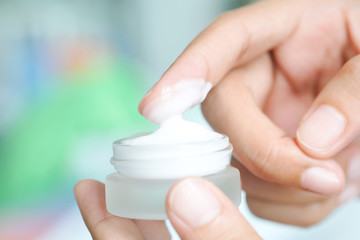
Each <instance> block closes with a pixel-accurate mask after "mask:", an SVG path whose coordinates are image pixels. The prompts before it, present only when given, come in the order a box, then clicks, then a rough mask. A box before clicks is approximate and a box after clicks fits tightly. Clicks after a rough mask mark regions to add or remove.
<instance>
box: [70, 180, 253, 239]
mask: <svg viewBox="0 0 360 240" xmlns="http://www.w3.org/2000/svg"><path fill="white" fill-rule="evenodd" d="M74 192H75V197H76V199H77V202H78V205H79V208H80V211H81V214H82V216H83V218H84V220H85V223H86V226H87V227H88V229H89V231H90V233H91V235H92V237H93V239H95V240H120V239H126V240H129V239H157V240H161V239H170V234H169V232H168V230H167V228H166V226H165V223H164V221H145V220H130V219H125V218H121V217H117V216H114V215H111V214H110V213H108V212H107V211H106V207H105V187H104V184H102V183H100V182H97V181H94V180H83V181H81V182H79V183H78V184H77V185H76V186H75V188H74ZM166 211H167V214H168V217H169V219H170V221H171V224H172V225H173V227H174V228H175V229H176V231H177V233H178V234H179V236H180V237H181V238H182V239H196V240H201V239H204V240H205V239H206V240H211V239H221V240H225V239H260V237H259V236H258V235H257V234H256V232H255V230H254V229H253V228H252V227H251V226H250V225H249V223H248V222H247V221H246V220H245V218H244V217H243V216H242V215H241V214H240V212H239V210H238V209H237V207H236V206H235V205H234V204H233V203H232V202H231V201H230V200H229V199H228V198H227V197H226V196H225V195H224V194H223V193H222V192H221V191H220V190H219V189H218V188H217V187H216V186H214V185H213V184H212V183H209V182H207V181H206V180H204V179H201V178H187V179H184V180H181V181H179V182H177V183H176V184H175V185H174V186H173V187H172V188H171V189H170V191H169V193H168V196H167V200H166Z"/></svg>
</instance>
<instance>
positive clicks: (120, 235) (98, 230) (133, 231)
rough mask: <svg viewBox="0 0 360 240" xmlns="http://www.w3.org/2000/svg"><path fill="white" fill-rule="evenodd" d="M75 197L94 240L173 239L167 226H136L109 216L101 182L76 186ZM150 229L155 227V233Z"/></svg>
mask: <svg viewBox="0 0 360 240" xmlns="http://www.w3.org/2000/svg"><path fill="white" fill-rule="evenodd" d="M74 193H75V197H76V200H77V202H78V205H79V208H80V211H81V214H82V216H83V218H84V221H85V224H86V226H87V227H88V229H89V231H90V233H91V235H92V236H93V238H94V239H97V240H108V239H170V235H169V233H168V231H167V230H166V229H164V226H165V224H164V223H162V224H161V223H159V222H158V221H154V222H152V221H149V226H147V225H146V224H144V222H137V224H135V223H134V222H133V221H131V220H129V219H125V218H121V217H117V216H114V215H112V214H110V213H108V212H107V210H106V207H105V186H104V184H102V183H100V182H97V181H94V180H83V181H80V182H79V183H77V184H76V186H75V188H74ZM137 225H139V228H138V226H137ZM149 227H153V231H149V229H148V228H149ZM142 233H146V234H149V235H146V236H145V235H143V234H142ZM144 236H145V237H144Z"/></svg>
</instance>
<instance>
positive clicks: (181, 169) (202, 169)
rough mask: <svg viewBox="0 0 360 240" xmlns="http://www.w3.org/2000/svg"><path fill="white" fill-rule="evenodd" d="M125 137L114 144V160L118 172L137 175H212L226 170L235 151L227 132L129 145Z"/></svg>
mask: <svg viewBox="0 0 360 240" xmlns="http://www.w3.org/2000/svg"><path fill="white" fill-rule="evenodd" d="M124 140H126V139H121V140H117V141H115V142H114V143H113V151H114V152H113V157H112V158H111V163H112V165H114V167H115V169H116V170H117V171H118V173H120V174H122V175H125V176H129V177H134V178H147V179H149V178H151V179H153V178H160V179H163V178H167V179H169V178H181V177H186V176H205V175H210V174H213V173H216V172H218V171H221V170H223V169H225V168H226V167H227V166H228V165H229V164H230V159H231V153H232V145H231V144H230V142H229V138H228V137H227V136H226V135H221V137H220V138H217V139H212V140H210V141H202V142H189V143H184V144H162V145H155V144H154V145H129V144H127V143H126V141H124Z"/></svg>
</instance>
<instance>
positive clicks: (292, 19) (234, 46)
mask: <svg viewBox="0 0 360 240" xmlns="http://www.w3.org/2000/svg"><path fill="white" fill-rule="evenodd" d="M307 4H308V3H307V1H286V0H285V1H275V2H274V1H260V2H258V3H255V4H253V5H250V6H248V7H244V8H240V9H237V10H234V11H231V12H228V13H226V14H224V15H222V16H221V17H219V18H218V19H217V20H216V21H215V22H214V23H213V24H211V25H210V26H209V27H208V28H206V29H205V30H204V31H203V32H202V33H201V34H200V35H199V36H198V37H197V38H196V39H195V40H194V41H193V42H192V43H191V44H190V45H189V46H188V47H187V48H186V49H185V51H184V52H183V53H182V54H181V55H180V56H179V57H178V59H177V60H176V61H175V62H174V63H173V65H172V66H171V67H170V68H169V69H168V70H167V71H166V73H165V74H164V75H163V76H162V77H161V79H160V81H159V82H157V83H156V85H155V86H154V87H153V88H152V89H151V90H150V91H149V92H148V94H147V95H145V97H144V98H143V100H142V101H141V103H140V105H139V111H140V113H142V114H143V113H144V108H145V107H146V106H148V105H149V103H150V102H152V101H154V100H155V99H158V98H160V97H161V96H162V95H163V94H164V92H168V91H167V90H169V87H170V86H173V85H174V84H175V83H177V82H179V81H180V80H182V79H200V80H201V79H205V80H206V81H207V82H210V83H211V84H212V85H216V84H217V83H218V82H219V81H220V79H222V78H223V76H224V75H225V74H226V73H227V72H228V71H229V70H230V69H231V68H233V67H234V65H238V64H242V63H244V62H247V61H248V60H249V59H252V58H254V57H256V56H257V55H259V54H261V53H263V52H266V51H267V50H269V49H271V48H272V47H274V46H276V45H277V44H279V43H281V42H282V41H283V40H284V39H286V38H287V37H288V36H289V35H290V34H291V33H292V32H293V31H294V29H295V28H296V23H297V21H298V19H299V17H300V15H301V14H302V13H303V10H304V8H306V5H307ZM284 22H286V24H284ZM165 89H166V91H164V90H165Z"/></svg>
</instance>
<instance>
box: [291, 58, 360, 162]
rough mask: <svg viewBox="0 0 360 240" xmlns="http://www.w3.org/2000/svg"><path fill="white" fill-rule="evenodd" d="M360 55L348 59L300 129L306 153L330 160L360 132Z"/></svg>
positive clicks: (301, 140) (300, 141)
mask: <svg viewBox="0 0 360 240" xmlns="http://www.w3.org/2000/svg"><path fill="white" fill-rule="evenodd" d="M359 78H360V55H358V56H356V57H354V58H352V59H351V60H349V61H348V62H347V63H346V64H345V65H344V67H343V68H342V69H341V70H340V72H339V73H338V74H337V75H336V76H335V77H334V78H333V79H332V80H331V81H330V82H329V83H328V84H327V85H326V87H325V88H324V89H323V90H322V91H321V92H320V94H319V95H318V97H317V98H316V99H315V101H314V103H313V104H312V106H311V107H310V109H309V110H308V112H307V114H306V115H305V117H304V118H303V120H302V122H301V123H300V126H299V128H298V130H297V137H296V138H297V142H298V144H299V145H300V146H301V148H302V149H303V151H304V152H306V153H307V154H309V155H310V156H313V157H317V158H329V157H331V156H334V155H335V154H336V153H338V152H339V151H341V150H342V149H343V148H344V147H345V146H347V145H348V144H349V143H350V142H351V141H352V140H353V139H354V138H355V137H357V136H358V135H359V132H360V97H359V96H360V82H359Z"/></svg>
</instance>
